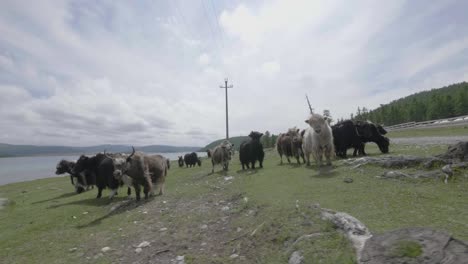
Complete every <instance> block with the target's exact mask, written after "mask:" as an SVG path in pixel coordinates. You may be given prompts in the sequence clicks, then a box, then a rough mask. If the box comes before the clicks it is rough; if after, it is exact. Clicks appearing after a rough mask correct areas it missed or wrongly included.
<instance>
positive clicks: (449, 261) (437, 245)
mask: <svg viewBox="0 0 468 264" xmlns="http://www.w3.org/2000/svg"><path fill="white" fill-rule="evenodd" d="M360 262H361V263H365V264H381V263H386V264H403V263H406V264H419V263H424V264H436V263H437V264H439V263H444V264H459V263H468V245H467V244H466V243H465V242H463V241H460V240H457V239H454V238H453V237H451V236H450V235H449V234H447V233H446V232H444V231H438V230H434V229H431V228H422V227H414V228H404V229H399V230H394V231H390V232H385V233H383V234H380V235H375V234H374V236H372V237H371V238H370V239H368V240H367V241H366V244H365V246H364V249H363V250H362V252H361V258H360Z"/></svg>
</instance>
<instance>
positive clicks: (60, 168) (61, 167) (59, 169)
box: [55, 160, 75, 186]
mask: <svg viewBox="0 0 468 264" xmlns="http://www.w3.org/2000/svg"><path fill="white" fill-rule="evenodd" d="M73 167H75V162H73V161H68V160H61V161H60V162H59V163H58V164H57V166H56V167H55V169H56V170H55V174H57V175H60V174H64V173H68V174H70V181H71V184H72V185H73V186H75V182H74V181H73V177H74V174H73V173H72V170H73Z"/></svg>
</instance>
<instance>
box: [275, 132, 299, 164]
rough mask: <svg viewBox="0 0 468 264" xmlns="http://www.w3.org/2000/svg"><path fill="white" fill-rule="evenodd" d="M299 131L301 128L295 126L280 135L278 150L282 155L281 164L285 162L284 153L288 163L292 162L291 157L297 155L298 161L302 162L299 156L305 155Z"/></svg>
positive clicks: (277, 141) (277, 142)
mask: <svg viewBox="0 0 468 264" xmlns="http://www.w3.org/2000/svg"><path fill="white" fill-rule="evenodd" d="M299 131H300V129H297V128H295V127H294V128H290V129H288V132H286V133H284V134H280V135H279V136H278V139H277V140H276V150H277V151H278V154H279V155H280V159H281V162H280V164H283V155H285V156H286V159H287V160H288V163H291V160H290V159H289V157H295V158H296V160H297V163H298V164H301V161H300V160H299V157H301V156H302V157H303V152H302V147H301V142H302V136H301V133H299ZM303 158H304V157H303Z"/></svg>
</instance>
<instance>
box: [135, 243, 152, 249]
mask: <svg viewBox="0 0 468 264" xmlns="http://www.w3.org/2000/svg"><path fill="white" fill-rule="evenodd" d="M149 245H150V242H148V241H143V242H141V243H140V244H139V245H138V246H137V247H139V248H145V247H149Z"/></svg>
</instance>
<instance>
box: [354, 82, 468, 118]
mask: <svg viewBox="0 0 468 264" xmlns="http://www.w3.org/2000/svg"><path fill="white" fill-rule="evenodd" d="M462 115H468V83H467V82H462V83H457V84H452V85H449V86H445V87H442V88H438V89H432V90H430V91H423V92H419V93H415V94H412V95H409V96H406V97H403V98H400V99H398V100H395V101H392V102H390V103H388V104H382V105H380V107H378V108H376V109H374V110H370V111H368V110H367V109H366V108H365V107H362V108H358V112H357V113H356V114H355V115H354V114H352V118H353V117H354V119H361V120H371V121H372V122H375V123H380V124H385V125H387V126H389V125H395V124H400V123H406V122H411V121H415V122H421V121H427V120H434V119H442V118H450V117H455V116H462Z"/></svg>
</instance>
